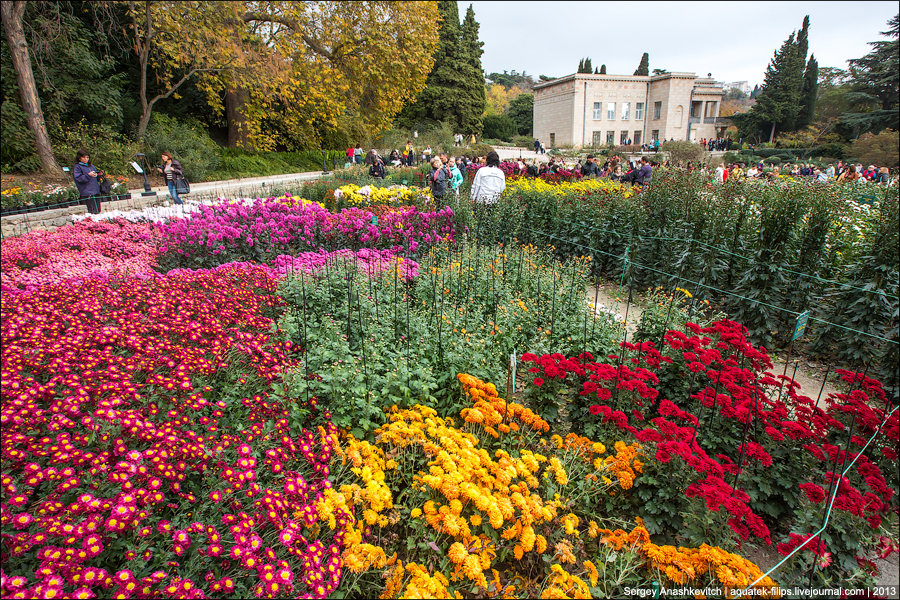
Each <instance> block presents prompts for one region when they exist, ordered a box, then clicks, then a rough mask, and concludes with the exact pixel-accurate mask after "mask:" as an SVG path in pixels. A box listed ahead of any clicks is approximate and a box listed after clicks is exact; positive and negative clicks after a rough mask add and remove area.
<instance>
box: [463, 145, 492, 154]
mask: <svg viewBox="0 0 900 600" xmlns="http://www.w3.org/2000/svg"><path fill="white" fill-rule="evenodd" d="M493 151H494V147H493V146H491V145H490V144H484V143H478V144H472V145H471V146H469V147H468V148H466V151H465V154H467V155H468V156H487V155H488V153H489V152H493Z"/></svg>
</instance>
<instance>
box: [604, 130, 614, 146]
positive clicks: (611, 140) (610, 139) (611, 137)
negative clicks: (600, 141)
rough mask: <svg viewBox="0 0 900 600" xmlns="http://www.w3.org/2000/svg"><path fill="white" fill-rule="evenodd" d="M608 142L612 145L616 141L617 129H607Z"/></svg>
mask: <svg viewBox="0 0 900 600" xmlns="http://www.w3.org/2000/svg"><path fill="white" fill-rule="evenodd" d="M606 143H607V144H609V145H610V146H612V145H613V144H615V143H616V132H615V131H607V132H606Z"/></svg>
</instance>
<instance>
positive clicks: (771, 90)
mask: <svg viewBox="0 0 900 600" xmlns="http://www.w3.org/2000/svg"><path fill="white" fill-rule="evenodd" d="M808 36H809V17H808V16H807V17H806V18H805V19H803V27H802V28H801V29H800V32H799V33H798V32H796V31H794V32H793V33H791V35H790V36H789V37H788V39H787V40H785V42H784V43H783V44H782V45H781V48H780V49H779V50H778V51H776V52H775V55H774V56H773V57H772V60H771V61H770V62H769V66H768V67H767V68H766V77H765V82H764V83H763V86H762V89H761V90H760V92H759V95H758V96H757V98H756V105H754V106H753V108H751V109H750V112H749V113H747V114H746V115H745V116H743V117H742V118H739V119H738V121H743V122H744V123H745V124H751V125H756V126H759V127H761V128H763V127H764V128H766V129H768V133H769V141H770V142H771V141H772V140H773V139H774V138H775V132H776V131H794V130H795V129H797V128H798V127H799V126H800V125H801V119H800V115H801V109H802V108H803V101H804V96H803V92H804V85H805V84H804V80H805V78H804V72H803V67H804V63H806V51H807V48H808V45H809V42H808ZM801 53H802V54H801ZM817 69H818V66H817ZM810 74H812V73H810ZM816 75H817V74H816ZM755 91H756V90H754V92H755ZM810 93H811V94H815V90H813V91H811V92H810Z"/></svg>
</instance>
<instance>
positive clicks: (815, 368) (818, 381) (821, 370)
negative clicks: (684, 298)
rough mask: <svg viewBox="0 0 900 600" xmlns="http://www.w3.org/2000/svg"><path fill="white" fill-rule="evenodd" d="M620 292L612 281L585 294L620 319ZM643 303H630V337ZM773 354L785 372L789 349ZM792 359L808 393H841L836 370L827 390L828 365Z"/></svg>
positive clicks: (775, 369)
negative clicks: (836, 383) (837, 384)
mask: <svg viewBox="0 0 900 600" xmlns="http://www.w3.org/2000/svg"><path fill="white" fill-rule="evenodd" d="M617 293H618V286H616V285H615V284H612V285H601V286H600V290H599V292H598V290H597V288H595V287H594V286H588V287H587V291H586V293H585V295H586V297H587V301H588V304H589V305H590V304H593V303H594V298H595V294H597V295H596V298H597V307H596V308H595V310H596V311H597V313H598V314H599V313H600V312H606V313H609V314H613V315H614V316H615V318H616V320H617V321H619V322H622V321H623V320H624V318H625V312H626V311H625V308H626V302H624V301H625V300H627V297H624V298H623V297H622V296H621V295H617ZM642 303H643V298H642V297H640V296H638V295H635V302H633V303H632V304H631V306H629V307H628V322H627V323H626V327H627V329H628V335H629V337H631V335H632V334H634V332H635V331H637V327H638V324H639V323H640V322H641V315H642V314H643V312H644V311H643V309H642V308H641V305H642ZM769 357H770V358H771V359H772V364H773V368H772V372H773V373H775V374H776V375H781V374H782V373H785V368H784V360H785V358H787V352H785V351H781V352H770V353H769ZM798 359H799V361H800V362H799V366H798V367H797V373H796V375H794V365H795V364H796V363H797V361H798ZM790 360H791V366H790V367H789V368H788V369H787V375H789V376H791V375H794V379H795V380H796V381H797V383H799V384H800V388H801V389H802V390H803V393H804V395H806V396H809V397H810V398H815V399H818V400H819V402H820V403H824V401H825V398H827V397H828V394H830V393H837V391H838V390H837V388H836V387H835V385H834V380H835V376H834V371H833V370H832V371H831V372H830V373H829V374H828V379H827V381H826V382H825V388H824V390H823V388H822V381H823V379H824V378H825V372H826V369H827V367H826V366H825V365H822V364H820V363H818V362H816V361H813V360H809V359H807V358H806V357H803V356H797V355H796V354H793V355H792V356H791V359H790ZM819 390H822V396H821V399H819Z"/></svg>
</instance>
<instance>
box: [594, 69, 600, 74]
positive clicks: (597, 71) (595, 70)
mask: <svg viewBox="0 0 900 600" xmlns="http://www.w3.org/2000/svg"><path fill="white" fill-rule="evenodd" d="M599 74H600V71H599V70H598V69H597V67H594V75H599Z"/></svg>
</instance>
